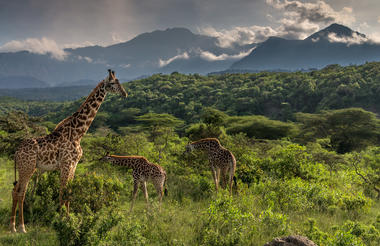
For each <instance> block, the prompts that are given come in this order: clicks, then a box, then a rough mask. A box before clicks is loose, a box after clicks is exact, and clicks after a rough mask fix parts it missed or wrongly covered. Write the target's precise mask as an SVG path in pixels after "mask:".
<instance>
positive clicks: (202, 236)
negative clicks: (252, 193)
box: [198, 195, 255, 245]
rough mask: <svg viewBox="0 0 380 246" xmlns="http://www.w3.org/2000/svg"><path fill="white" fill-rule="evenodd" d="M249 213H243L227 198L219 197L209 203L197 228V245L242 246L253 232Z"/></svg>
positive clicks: (251, 216) (251, 217)
mask: <svg viewBox="0 0 380 246" xmlns="http://www.w3.org/2000/svg"><path fill="white" fill-rule="evenodd" d="M252 220H253V215H252V214H251V213H247V212H243V211H241V210H240V209H239V207H238V206H237V205H236V204H234V202H233V200H232V198H231V197H229V196H226V195H225V196H223V195H220V196H218V198H217V199H216V200H214V201H212V202H211V204H210V206H209V207H208V209H207V212H206V214H205V215H204V217H203V225H202V226H201V227H200V228H199V232H198V244H199V245H239V244H240V245H242V244H244V242H245V240H247V237H248V235H249V234H250V233H252V232H253V231H255V228H254V227H252V224H251V223H250V222H251V221H252Z"/></svg>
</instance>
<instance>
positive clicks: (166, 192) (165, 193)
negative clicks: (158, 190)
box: [164, 173, 168, 196]
mask: <svg viewBox="0 0 380 246" xmlns="http://www.w3.org/2000/svg"><path fill="white" fill-rule="evenodd" d="M164 187H165V189H164V195H165V196H168V189H167V188H166V173H165V181H164Z"/></svg>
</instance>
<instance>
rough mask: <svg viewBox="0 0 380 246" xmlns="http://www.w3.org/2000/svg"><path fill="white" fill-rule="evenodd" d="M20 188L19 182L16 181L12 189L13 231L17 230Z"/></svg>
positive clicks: (11, 227)
mask: <svg viewBox="0 0 380 246" xmlns="http://www.w3.org/2000/svg"><path fill="white" fill-rule="evenodd" d="M18 189H19V184H18V183H16V184H15V186H14V187H13V190H12V214H11V224H10V229H11V232H12V233H13V232H16V209H17V202H18V192H17V191H18Z"/></svg>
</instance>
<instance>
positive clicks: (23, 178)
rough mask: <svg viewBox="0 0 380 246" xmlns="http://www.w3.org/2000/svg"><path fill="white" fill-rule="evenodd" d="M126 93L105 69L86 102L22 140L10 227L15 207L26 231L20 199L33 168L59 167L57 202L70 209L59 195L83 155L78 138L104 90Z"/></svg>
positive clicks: (101, 98) (88, 123)
mask: <svg viewBox="0 0 380 246" xmlns="http://www.w3.org/2000/svg"><path fill="white" fill-rule="evenodd" d="M108 92H109V93H115V94H119V95H120V96H122V97H127V92H126V91H125V90H124V88H123V86H122V85H121V84H120V82H119V80H118V79H117V78H116V77H115V72H114V71H111V70H108V76H107V77H106V78H105V79H104V80H102V81H101V82H100V83H99V84H98V85H97V86H96V87H95V88H94V89H93V90H92V92H91V93H90V95H89V96H88V97H87V99H86V100H85V102H83V103H82V105H81V106H80V107H79V109H78V110H77V111H76V112H75V113H74V114H72V115H71V116H69V117H67V118H65V119H64V120H62V121H61V122H60V123H58V124H57V126H56V128H55V129H54V130H53V131H52V132H51V133H50V134H49V135H47V136H44V137H39V138H32V139H26V140H24V141H23V142H22V143H21V144H20V146H19V147H18V149H17V150H16V153H15V178H16V168H17V171H18V174H19V179H18V181H16V180H15V183H14V184H15V185H14V188H13V191H12V200H13V202H12V214H11V221H10V227H11V228H10V229H11V231H12V232H16V223H15V220H16V209H17V206H18V208H19V231H20V232H23V233H25V232H26V231H25V225H24V215H23V203H24V199H25V193H26V190H27V187H28V183H29V181H30V179H31V177H32V175H33V173H34V172H35V171H36V169H39V170H41V171H42V172H44V171H54V170H59V171H60V192H59V200H60V206H62V205H63V204H65V206H66V208H67V212H69V201H67V200H63V199H62V194H63V191H64V189H65V187H66V185H67V183H68V181H69V180H71V179H73V178H74V173H75V169H76V167H77V164H78V162H79V160H80V158H81V157H82V153H83V152H82V148H81V146H80V141H81V139H82V137H83V136H84V134H86V132H87V130H88V128H89V127H90V125H91V123H92V121H93V120H94V119H95V116H96V113H97V112H98V110H99V108H100V105H101V104H102V103H103V101H104V99H105V97H106V95H107V93H108Z"/></svg>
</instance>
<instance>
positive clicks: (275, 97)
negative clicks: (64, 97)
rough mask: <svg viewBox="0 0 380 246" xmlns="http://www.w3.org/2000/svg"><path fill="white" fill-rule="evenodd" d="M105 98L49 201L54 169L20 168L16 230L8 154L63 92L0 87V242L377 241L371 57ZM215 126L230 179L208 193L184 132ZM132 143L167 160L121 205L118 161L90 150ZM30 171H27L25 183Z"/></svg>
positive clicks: (379, 156)
mask: <svg viewBox="0 0 380 246" xmlns="http://www.w3.org/2000/svg"><path fill="white" fill-rule="evenodd" d="M124 87H125V89H126V91H127V92H128V97H127V98H126V99H124V98H120V97H118V96H112V95H110V96H108V97H107V99H106V101H105V102H104V103H103V105H102V106H101V109H100V111H99V112H98V114H97V117H96V118H95V121H94V122H93V124H92V126H91V128H90V131H89V133H87V135H86V136H85V137H84V138H83V140H82V147H83V151H84V155H83V157H82V159H81V161H80V163H79V164H78V168H77V171H76V176H75V179H74V180H73V181H72V182H71V183H70V184H69V188H70V189H68V190H70V192H68V193H67V194H66V195H67V196H68V197H69V198H70V200H71V204H72V210H71V211H70V216H69V217H66V216H64V211H62V210H59V208H58V204H59V202H58V192H59V174H58V173H57V172H50V173H44V174H42V175H41V174H40V175H37V174H35V175H34V179H33V181H32V182H31V183H30V185H29V188H28V192H27V197H26V201H25V211H24V214H25V220H26V228H27V230H28V233H27V234H25V235H21V234H10V233H9V232H8V231H9V230H8V224H9V216H10V207H11V204H10V203H11V200H10V198H11V197H10V193H11V190H12V187H13V185H12V183H13V160H12V158H13V154H14V151H15V148H16V147H17V145H18V144H19V143H20V141H21V140H22V139H24V138H26V137H31V136H41V135H44V134H48V133H49V132H51V131H52V130H53V129H54V128H55V125H56V123H58V122H59V121H60V120H62V119H64V118H65V117H67V116H69V115H71V114H72V113H73V112H75V111H76V109H77V108H78V107H79V106H80V104H81V103H82V102H83V101H84V98H82V99H80V100H77V101H72V102H65V103H59V102H38V101H32V102H30V101H28V102H26V101H21V100H16V99H12V98H2V99H0V140H1V141H0V146H1V147H0V150H1V153H0V222H1V223H0V224H1V225H0V244H4V245H12V244H14V245H36V244H38V245H120V244H121V245H263V244H264V243H265V242H268V241H271V240H272V239H273V238H274V237H278V236H286V235H290V234H300V235H304V236H307V237H308V238H310V239H311V240H313V241H314V242H315V243H317V244H318V245H347V246H348V245H378V242H379V241H380V232H379V231H380V215H379V214H380V200H379V199H380V146H379V142H380V128H379V126H380V120H379V119H378V115H377V114H378V113H379V112H380V108H379V107H380V106H379V105H380V96H379V94H380V63H367V64H364V65H362V66H348V67H341V66H338V65H330V66H328V67H326V68H324V69H322V70H316V71H311V72H292V73H290V72H261V73H246V74H223V75H209V76H201V75H198V74H190V75H184V74H179V73H176V72H174V73H172V74H170V75H164V74H156V75H153V76H151V77H149V78H145V79H141V80H135V81H132V82H128V83H125V84H124ZM206 137H217V138H218V139H219V140H220V142H221V143H222V145H223V146H225V147H226V148H228V149H229V150H231V151H232V153H233V154H234V155H235V157H236V160H237V170H236V175H235V176H236V178H237V186H234V188H233V196H232V197H230V196H229V195H228V191H224V190H222V191H219V193H216V192H215V189H214V184H213V181H212V178H211V172H210V168H209V165H208V163H207V158H206V157H205V156H204V155H203V154H202V153H200V152H192V153H190V154H189V153H184V151H185V146H186V144H187V143H188V142H189V141H195V140H198V139H201V138H206ZM107 152H110V153H112V154H118V155H142V156H145V157H146V158H147V159H148V160H150V161H152V162H155V163H157V164H159V165H161V166H162V167H163V168H164V169H165V170H166V172H167V175H168V181H167V187H168V191H169V192H168V196H166V197H164V201H163V204H162V207H161V208H160V207H159V204H158V202H157V196H156V194H155V192H154V187H153V186H152V185H151V184H149V187H148V193H149V195H150V198H149V199H150V205H149V206H146V204H145V201H144V198H143V194H142V192H140V193H139V196H138V201H137V203H136V207H135V209H134V210H133V211H132V212H130V211H129V205H130V201H131V196H130V195H131V191H132V186H133V185H132V177H131V171H128V170H126V169H124V168H122V167H115V166H112V165H110V164H109V163H106V162H101V161H99V159H100V158H101V157H103V156H104V155H105V153H107ZM37 176H38V182H34V181H35V180H36V177H37Z"/></svg>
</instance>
